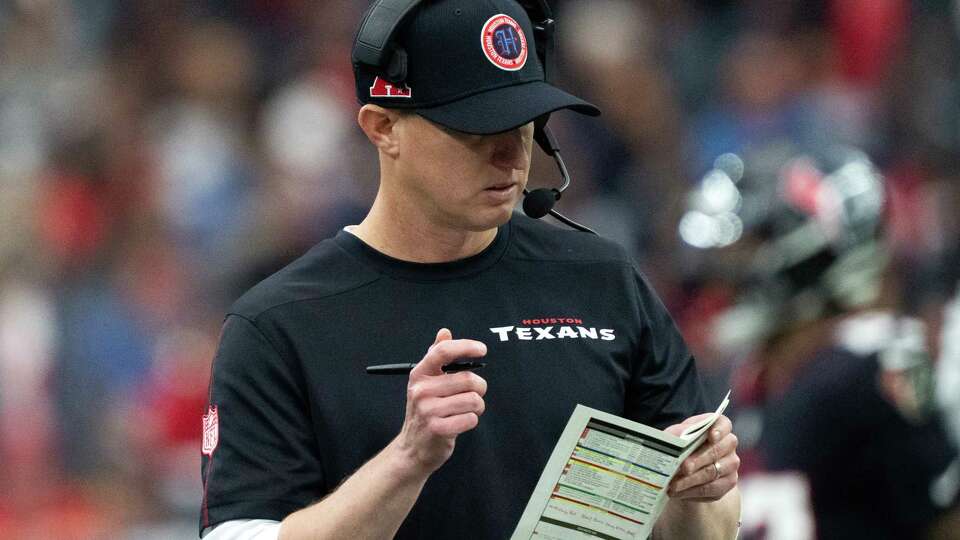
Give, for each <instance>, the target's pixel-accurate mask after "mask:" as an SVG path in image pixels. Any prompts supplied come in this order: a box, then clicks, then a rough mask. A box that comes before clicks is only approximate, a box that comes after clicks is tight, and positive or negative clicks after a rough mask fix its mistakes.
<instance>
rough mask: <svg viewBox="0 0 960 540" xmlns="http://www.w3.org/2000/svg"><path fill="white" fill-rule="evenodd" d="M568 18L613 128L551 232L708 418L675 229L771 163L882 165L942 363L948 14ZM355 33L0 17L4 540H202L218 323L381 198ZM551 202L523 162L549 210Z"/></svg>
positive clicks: (882, 9) (950, 280)
mask: <svg viewBox="0 0 960 540" xmlns="http://www.w3.org/2000/svg"><path fill="white" fill-rule="evenodd" d="M553 4H554V5H555V8H556V9H557V10H558V11H559V15H558V19H559V21H560V30H561V31H560V56H561V59H560V61H559V66H560V70H559V74H558V79H559V80H560V84H561V86H564V87H566V88H568V89H570V90H572V91H574V92H575V93H578V94H579V95H582V96H583V97H585V98H586V99H588V100H590V101H592V102H594V103H596V104H597V105H599V106H600V107H601V109H603V111H604V115H603V116H602V117H601V118H600V119H599V120H592V119H582V118H577V117H576V116H577V115H566V114H563V113H559V114H557V115H555V117H554V118H553V120H552V125H553V126H554V130H555V133H556V134H557V136H558V138H559V140H560V141H561V144H562V146H563V149H564V156H565V158H566V160H567V161H568V164H569V166H570V168H571V172H572V173H573V176H574V178H575V182H574V184H573V187H572V188H571V190H570V191H568V192H567V193H568V194H567V195H565V196H564V199H563V201H562V202H561V203H560V209H561V211H564V212H566V213H568V214H569V215H570V216H571V217H573V218H574V219H579V220H582V221H584V222H585V223H587V224H589V225H591V226H592V227H594V228H596V229H597V230H598V231H599V232H600V233H601V234H603V235H605V236H607V237H610V238H613V239H615V240H617V241H618V242H620V243H622V244H623V245H624V246H625V247H626V248H628V250H630V251H631V252H632V253H633V254H634V255H635V256H636V257H637V259H638V261H639V262H640V265H641V267H642V268H643V270H644V271H645V272H646V273H647V275H648V276H649V277H650V279H651V280H652V281H653V283H654V284H655V286H656V287H657V289H658V291H659V292H660V294H661V296H662V297H663V298H664V300H665V302H666V303H667V304H668V306H669V308H670V309H671V312H672V313H673V314H674V316H675V318H676V319H677V321H678V323H679V324H680V326H681V328H682V330H683V332H684V335H685V336H686V338H687V339H688V341H689V342H690V345H691V347H692V348H693V349H694V351H695V352H696V354H697V355H698V357H699V362H700V366H701V370H702V371H703V373H704V375H705V379H706V380H707V382H708V384H709V385H710V387H711V388H712V389H714V390H716V389H725V388H726V387H729V386H731V385H733V382H731V381H732V379H733V378H734V377H735V374H736V372H737V369H738V365H739V364H738V362H740V360H738V359H736V358H735V357H731V355H728V354H721V353H719V352H718V351H717V350H715V348H714V347H713V346H711V340H710V328H711V324H712V320H713V318H714V316H715V315H716V314H718V313H720V312H721V311H723V309H724V308H725V307H726V306H728V305H730V304H731V302H732V299H733V297H734V296H735V295H736V290H734V288H733V287H732V286H730V285H729V283H730V282H729V281H728V280H726V279H725V278H724V276H714V275H711V273H710V272H711V271H714V270H712V269H711V268H710V266H709V265H706V264H705V263H704V259H705V258H707V259H708V258H709V257H708V256H707V257H705V256H704V254H703V253H702V252H701V251H700V250H697V249H694V248H693V247H691V246H689V245H687V244H686V243H684V242H683V241H682V240H681V238H680V236H679V235H678V232H677V231H678V223H679V221H680V218H681V216H682V215H683V214H684V212H685V209H686V206H687V202H688V192H690V190H692V189H694V187H695V186H696V185H697V183H698V182H699V181H700V179H701V178H702V177H703V176H704V174H706V173H707V172H708V171H709V170H711V168H712V167H714V165H715V160H716V158H717V157H718V156H720V155H723V154H727V153H733V154H736V155H746V154H748V153H750V152H752V151H754V150H756V149H758V148H762V147H765V146H768V145H784V144H786V145H794V146H796V147H799V148H811V147H823V146H825V145H833V144H836V145H850V146H853V147H856V148H859V149H861V150H863V151H865V152H866V153H867V154H869V155H870V157H871V158H872V160H873V162H874V163H875V164H876V166H877V167H878V169H879V170H880V172H882V173H883V175H884V176H885V178H886V188H885V191H886V196H887V206H886V210H885V211H884V215H883V221H884V229H885V231H886V235H885V237H884V243H885V247H886V249H887V252H888V253H889V261H890V263H889V264H890V272H889V284H888V289H889V291H891V292H890V293H889V294H887V296H886V298H887V301H888V304H889V305H890V306H892V307H894V308H895V309H896V310H897V311H898V313H903V314H905V315H912V316H914V317H917V318H919V319H920V320H922V321H924V322H925V323H926V325H927V326H926V327H927V332H926V336H927V341H928V343H927V344H928V345H929V347H930V351H931V356H932V357H933V358H936V357H938V356H940V355H941V349H944V347H943V345H942V343H941V341H940V339H939V336H941V335H942V334H943V332H941V328H942V326H943V324H942V322H943V319H944V317H943V315H942V314H943V308H944V305H945V304H946V303H947V302H948V301H949V299H950V298H951V297H952V295H953V294H954V291H955V286H956V283H957V280H958V278H960V264H958V260H960V259H958V248H960V25H958V22H960V6H958V4H957V3H956V2H953V1H952V0H915V1H909V0H803V1H801V0H743V1H734V0H727V1H723V0H712V1H711V0H699V1H698V0H645V1H627V0H589V1H582V0H566V1H556V2H553ZM366 5H367V2H366V1H364V0H189V1H188V0H137V1H125V0H0V537H3V538H28V539H33V538H38V539H40V538H57V539H70V538H78V539H81V538H82V539H86V538H190V537H194V536H195V535H196V532H197V530H196V518H197V514H198V507H199V502H200V493H201V490H200V476H199V461H200V460H199V455H200V454H199V443H198V441H199V437H200V431H201V423H200V417H201V415H202V414H203V412H204V409H205V402H206V386H207V380H208V376H209V369H210V360H211V358H212V355H213V350H214V348H215V346H216V342H217V336H218V331H219V328H220V323H221V321H222V317H223V314H224V312H225V310H226V308H227V307H228V306H229V305H230V303H231V302H232V301H233V300H235V299H236V298H237V297H238V296H239V295H240V294H241V293H242V292H243V291H244V290H246V289H247V288H248V287H250V286H251V285H253V284H254V283H256V282H257V281H258V280H260V279H262V278H263V277H265V276H266V275H268V274H269V273H271V272H273V271H275V270H277V269H279V268H280V267H281V266H283V265H284V264H286V263H287V262H289V261H291V260H292V259H293V258H295V257H297V256H298V255H299V254H301V253H302V252H304V251H305V250H306V249H307V248H308V247H309V246H311V245H312V244H314V243H316V242H317V241H319V240H321V239H323V238H325V237H327V236H330V235H332V234H334V233H335V231H337V230H338V229H339V228H340V227H342V226H344V225H347V224H351V223H358V222H359V221H360V220H361V219H362V217H363V216H364V213H365V210H366V208H367V207H368V205H369V204H370V202H371V201H372V200H373V196H374V195H375V193H376V186H377V171H378V168H377V164H376V154H375V153H374V152H373V151H372V150H371V147H370V145H369V144H368V143H367V142H366V140H365V139H364V138H363V137H362V133H361V132H360V130H359V129H358V128H357V126H356V123H355V115H356V111H357V109H358V106H357V104H356V101H355V97H354V87H353V78H352V71H351V66H350V63H349V54H350V46H351V42H352V36H353V32H354V28H355V26H356V24H357V21H359V18H360V16H361V14H362V11H363V9H365V7H366ZM555 174H556V173H555V171H554V169H553V168H552V163H550V162H548V161H546V160H545V159H543V158H542V157H541V156H538V157H537V158H536V163H535V167H534V172H533V175H532V178H533V179H532V182H533V184H534V185H538V186H539V185H551V186H552V185H555V181H556V179H555V178H554V177H555ZM958 392H960V390H958ZM714 393H715V392H714ZM717 399H719V396H717ZM750 517H751V516H747V515H745V521H749V518H750ZM770 537H771V538H774V537H776V536H775V535H773V536H770ZM798 537H802V536H798ZM918 537H919V536H918Z"/></svg>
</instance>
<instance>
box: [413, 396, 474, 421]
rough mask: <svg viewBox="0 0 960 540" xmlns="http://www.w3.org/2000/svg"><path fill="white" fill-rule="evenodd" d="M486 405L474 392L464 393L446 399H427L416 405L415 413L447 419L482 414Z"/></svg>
mask: <svg viewBox="0 0 960 540" xmlns="http://www.w3.org/2000/svg"><path fill="white" fill-rule="evenodd" d="M485 409H486V404H485V403H484V401H483V398H482V397H480V395H479V394H477V393H476V392H464V393H462V394H457V395H455V396H450V397H446V398H428V399H424V400H422V401H420V402H418V403H417V413H418V414H420V415H421V416H426V417H437V418H447V417H450V416H457V415H460V414H466V413H473V414H475V415H477V416H480V415H482V414H483V411H484V410H485Z"/></svg>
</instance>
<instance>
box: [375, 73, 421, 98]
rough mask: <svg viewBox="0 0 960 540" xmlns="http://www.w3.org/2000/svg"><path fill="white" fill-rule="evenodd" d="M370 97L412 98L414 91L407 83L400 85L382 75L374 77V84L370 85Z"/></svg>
mask: <svg viewBox="0 0 960 540" xmlns="http://www.w3.org/2000/svg"><path fill="white" fill-rule="evenodd" d="M370 97H385V98H406V99H410V98H412V97H413V91H412V90H410V87H409V86H407V85H405V84H403V85H399V86H398V85H396V84H393V83H392V82H389V81H385V80H383V79H381V78H380V77H376V78H375V79H373V86H371V87H370Z"/></svg>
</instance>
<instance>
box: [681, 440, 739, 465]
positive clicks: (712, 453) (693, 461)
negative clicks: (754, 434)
mask: <svg viewBox="0 0 960 540" xmlns="http://www.w3.org/2000/svg"><path fill="white" fill-rule="evenodd" d="M712 437H713V434H712V433H711V438H712ZM738 442H739V441H738V440H737V436H736V435H734V434H733V433H729V432H728V433H727V435H726V436H725V437H723V438H722V439H720V440H719V442H710V441H707V443H705V444H704V445H703V447H702V448H700V449H699V450H697V451H696V452H694V453H693V454H692V455H690V456H689V457H688V458H687V459H686V460H685V461H684V462H683V465H681V466H680V474H682V475H690V474H693V472H694V471H697V470H700V469H702V468H704V467H706V466H707V465H712V464H713V463H714V462H715V461H720V460H721V459H722V458H724V457H725V456H727V455H729V454H732V453H734V452H736V450H737V444H738Z"/></svg>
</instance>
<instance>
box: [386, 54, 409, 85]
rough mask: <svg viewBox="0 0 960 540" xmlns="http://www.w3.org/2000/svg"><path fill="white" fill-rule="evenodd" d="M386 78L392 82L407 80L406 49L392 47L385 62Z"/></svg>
mask: <svg viewBox="0 0 960 540" xmlns="http://www.w3.org/2000/svg"><path fill="white" fill-rule="evenodd" d="M384 75H385V76H386V78H387V80H388V81H390V82H392V83H394V84H403V83H404V82H405V81H406V80H407V51H406V50H404V49H403V48H401V47H397V48H396V49H394V51H393V54H391V55H390V62H389V63H388V64H387V69H386V73H384Z"/></svg>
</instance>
